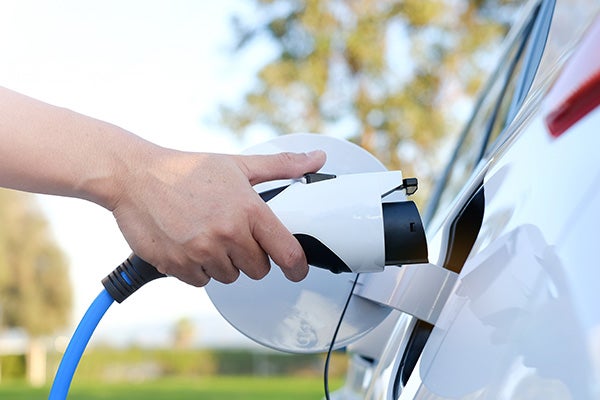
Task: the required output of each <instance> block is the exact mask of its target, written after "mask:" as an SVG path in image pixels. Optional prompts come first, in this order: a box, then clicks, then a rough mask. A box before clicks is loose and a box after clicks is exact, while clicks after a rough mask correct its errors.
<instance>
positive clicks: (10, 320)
mask: <svg viewBox="0 0 600 400" xmlns="http://www.w3.org/2000/svg"><path fill="white" fill-rule="evenodd" d="M71 304H72V291H71V284H70V281H69V273H68V268H67V263H66V260H65V257H64V255H63V253H62V251H61V250H60V249H59V248H58V246H57V245H56V244H55V243H54V241H53V240H52V237H51V235H50V232H49V230H48V224H47V222H46V220H45V219H44V217H43V215H42V214H41V212H40V211H39V210H38V209H37V207H36V204H35V202H34V200H33V197H32V196H31V195H28V194H25V193H21V192H17V191H11V190H4V189H2V190H0V328H21V329H23V330H24V331H25V332H27V334H28V336H29V339H30V340H29V351H28V363H27V364H28V366H27V368H28V374H29V377H30V380H32V381H33V383H43V382H42V381H43V380H44V378H45V376H44V374H45V354H41V353H40V352H42V353H43V352H44V349H43V346H41V343H40V341H39V340H38V339H39V338H40V337H42V336H43V335H48V334H52V333H54V332H56V331H57V330H58V329H61V328H64V327H65V326H66V325H67V323H68V322H69V316H70V312H71ZM36 360H37V361H36ZM42 364H43V365H42Z"/></svg>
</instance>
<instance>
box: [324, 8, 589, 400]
mask: <svg viewBox="0 0 600 400" xmlns="http://www.w3.org/2000/svg"><path fill="white" fill-rule="evenodd" d="M539 3H543V1H531V2H529V4H528V5H527V6H526V7H524V10H525V11H526V12H531V10H534V9H535V8H536V7H537V5H539ZM524 21H525V19H524V20H523V21H521V23H523V24H524V23H526V21H525V22H524ZM595 21H596V22H595ZM593 23H596V24H600V2H595V1H594V2H590V1H582V0H570V1H569V0H558V1H556V4H555V8H554V15H553V18H552V23H551V25H550V29H549V31H548V35H547V39H546V38H545V39H546V40H545V41H544V43H543V52H542V53H541V60H538V61H539V62H537V63H536V66H535V74H534V75H532V78H533V79H532V81H531V83H530V85H529V86H528V87H529V89H528V91H527V95H526V96H525V97H524V99H523V101H522V102H521V103H520V104H519V106H518V109H517V111H516V112H515V113H514V114H515V115H514V116H510V118H507V121H506V125H505V126H504V127H502V129H501V132H500V133H499V136H498V137H497V138H496V139H495V140H494V141H492V142H491V143H490V144H489V145H488V147H487V149H486V150H485V152H484V156H483V158H482V159H481V161H480V162H479V163H477V164H476V166H475V167H474V169H473V171H472V172H471V173H470V174H467V175H465V176H466V179H465V180H464V181H463V182H461V185H462V186H461V187H460V188H459V190H456V193H455V194H454V198H453V200H452V201H451V202H450V203H447V204H446V205H444V206H443V207H442V206H440V209H438V210H437V211H436V212H435V214H434V215H433V218H432V219H431V221H430V224H429V230H428V247H429V260H430V262H432V263H436V264H437V265H444V263H447V262H448V256H449V254H450V253H451V252H452V250H453V246H459V245H460V239H461V238H460V237H459V238H455V237H454V235H455V232H453V231H452V229H453V223H454V222H455V221H456V220H457V219H458V218H460V216H461V213H462V212H464V210H465V209H466V208H467V207H468V206H469V203H470V202H472V201H473V198H474V195H475V194H476V193H477V191H478V190H483V195H482V196H481V198H480V199H483V200H484V207H483V210H484V211H483V214H482V219H481V224H480V228H479V226H477V227H473V235H474V236H473V237H474V238H475V240H474V241H473V242H472V243H468V245H469V246H470V247H469V251H468V257H466V261H464V265H460V266H459V268H458V272H459V277H458V280H457V283H456V285H455V286H454V289H453V291H452V293H451V294H450V296H449V297H448V300H447V302H446V304H445V306H444V309H443V310H442V313H441V315H440V317H439V319H438V320H437V321H436V323H435V326H434V327H433V328H432V330H431V333H430V335H429V336H427V335H425V336H424V339H423V340H426V343H425V345H424V347H423V348H422V353H420V357H419V358H418V361H417V364H416V367H415V368H414V369H413V370H412V373H411V374H410V376H409V378H408V380H407V381H403V379H400V377H399V375H400V373H401V369H402V363H403V359H404V357H403V356H404V355H405V354H406V352H407V351H408V350H409V349H410V347H411V343H410V340H409V336H410V335H411V332H413V331H412V330H413V329H414V328H415V326H416V322H415V321H414V318H412V317H406V316H400V317H398V316H396V318H398V322H397V325H396V327H395V328H394V329H389V328H387V330H385V331H383V333H382V332H379V333H378V335H379V336H378V338H380V339H382V340H384V341H385V343H380V344H379V349H378V351H380V356H379V357H377V356H373V355H371V357H372V358H373V361H372V362H371V364H369V365H370V366H369V365H366V364H365V365H363V366H362V367H361V370H360V371H361V373H360V374H357V375H356V376H355V377H354V378H352V379H349V382H348V384H347V387H346V389H345V390H342V391H340V392H339V396H335V397H336V398H348V399H350V398H365V399H400V400H406V399H428V400H430V399H597V398H600V307H598V305H600V243H599V242H598V238H599V237H600V235H599V234H598V230H599V229H600V159H599V157H598V156H597V154H600V151H599V149H600V108H596V109H595V110H593V111H591V112H590V113H588V114H587V115H586V116H585V117H584V118H583V119H581V120H580V121H578V122H577V123H575V124H574V125H573V126H571V127H570V128H569V129H568V130H567V131H566V132H564V133H563V134H562V135H560V136H559V137H554V136H552V135H551V134H550V132H549V130H548V127H547V126H546V123H545V116H546V114H547V113H548V104H547V101H546V100H547V99H546V98H547V94H548V91H549V90H550V89H551V88H552V85H553V84H554V82H555V81H556V79H557V78H558V77H559V76H560V73H561V71H562V70H563V69H564V66H565V64H566V63H568V62H569V60H570V58H571V56H572V55H573V52H574V51H575V50H576V49H577V47H578V45H579V44H580V42H581V40H582V37H585V35H586V32H588V29H589V27H590V25H592V24H593ZM516 29H519V28H518V27H517V28H516ZM597 43H598V51H599V52H600V40H598V41H597ZM507 54H508V53H507ZM498 101H502V99H498ZM460 145H461V144H460V141H459V146H460ZM456 154H458V153H456ZM456 161H457V160H453V161H452V162H456ZM455 242H456V243H455ZM374 332H376V330H375V331H374ZM365 339H368V337H367V338H365ZM373 348H374V347H373V346H372V347H371V349H373ZM350 349H351V350H353V349H354V348H353V347H352V346H350ZM355 349H356V350H354V353H353V356H352V361H351V363H350V369H351V370H352V369H353V365H355V364H356V363H359V362H363V361H360V354H361V353H360V351H361V349H360V346H356V347H355ZM355 372H356V371H355ZM359 381H360V382H359ZM350 386H352V388H350ZM336 394H338V393H336Z"/></svg>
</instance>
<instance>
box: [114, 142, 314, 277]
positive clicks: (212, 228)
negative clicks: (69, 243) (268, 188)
mask: <svg viewBox="0 0 600 400" xmlns="http://www.w3.org/2000/svg"><path fill="white" fill-rule="evenodd" d="M146 161H147V162H145V163H143V164H142V165H145V168H136V170H135V171H133V173H131V174H129V175H131V177H130V178H129V179H127V180H126V181H125V182H126V183H125V184H124V185H123V188H122V190H121V191H120V195H119V196H118V198H117V199H116V201H115V203H114V208H113V214H114V216H115V218H116V220H117V223H118V225H119V227H120V229H121V231H122V232H123V235H124V236H125V239H126V240H127V242H128V244H129V246H130V247H131V249H132V250H133V251H134V252H135V253H136V254H137V255H138V256H139V257H141V258H142V259H144V260H145V261H147V262H149V263H150V264H152V265H154V266H155V267H156V268H157V269H158V270H159V271H160V272H162V273H164V274H167V275H172V276H175V277H177V278H179V279H180V280H182V281H184V282H187V283H189V284H191V285H194V286H204V285H206V284H207V283H208V282H209V281H210V279H211V278H214V279H216V280H217V281H219V282H223V283H231V282H233V281H235V280H236V279H237V278H238V276H239V274H240V271H242V272H244V273H245V274H246V275H247V276H248V277H250V278H252V279H261V278H263V277H264V276H265V275H266V274H267V273H268V272H269V268H270V263H269V260H268V257H267V255H269V256H270V257H271V258H272V259H273V261H274V262H275V263H276V264H277V265H278V266H279V267H280V268H281V269H282V271H283V273H284V274H285V276H286V277H287V278H288V279H290V280H292V281H299V280H302V279H303V278H304V277H305V276H306V274H307V273H308V265H307V261H306V257H305V255H304V252H303V250H302V248H301V247H300V244H299V243H298V241H297V240H296V239H295V238H294V237H293V236H292V235H291V233H290V232H289V231H288V230H287V228H286V227H285V226H284V225H283V224H282V223H281V222H280V221H279V220H278V219H277V217H276V216H275V214H273V212H272V211H271V209H270V208H269V207H268V206H267V204H266V203H265V202H264V201H263V200H262V199H261V198H260V196H258V194H257V193H256V192H255V191H254V189H252V185H255V184H257V183H260V182H264V181H269V180H274V179H286V178H298V177H300V176H302V175H303V174H304V173H307V172H315V171H317V170H319V169H320V168H321V167H322V166H323V164H324V162H325V153H324V152H322V151H317V152H312V153H308V154H303V153H301V154H297V153H280V154H275V155H257V156H233V155H222V154H209V153H187V152H179V151H174V150H168V149H164V148H157V149H156V150H155V152H153V154H152V155H151V157H146Z"/></svg>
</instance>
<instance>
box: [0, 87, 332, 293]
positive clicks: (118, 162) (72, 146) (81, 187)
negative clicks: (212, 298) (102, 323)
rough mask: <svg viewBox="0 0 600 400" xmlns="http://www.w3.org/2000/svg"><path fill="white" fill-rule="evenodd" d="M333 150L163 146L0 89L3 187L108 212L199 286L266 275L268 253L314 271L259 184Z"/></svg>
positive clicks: (301, 169)
mask: <svg viewBox="0 0 600 400" xmlns="http://www.w3.org/2000/svg"><path fill="white" fill-rule="evenodd" d="M324 162H325V153H323V152H322V151H314V152H311V153H280V154H275V155H260V156H242V155H224V154H213V153H192V152H183V151H177V150H172V149H167V148H164V147H160V146H158V145H156V144H153V143H151V142H148V141H146V140H144V139H142V138H140V137H138V136H136V135H134V134H132V133H130V132H127V131H125V130H124V129H121V128H119V127H117V126H114V125H111V124H109V123H106V122H103V121H99V120H96V119H94V118H90V117H87V116H84V115H81V114H78V113H76V112H73V111H71V110H67V109H64V108H60V107H56V106H53V105H50V104H46V103H43V102H41V101H38V100H35V99H32V98H30V97H27V96H24V95H22V94H19V93H16V92H13V91H11V90H9V89H6V88H2V87H0V186H2V187H6V188H11V189H17V190H23V191H29V192H34V193H45V194H53V195H60V196H68V197H76V198H81V199H86V200H89V201H92V202H94V203H97V204H98V205H100V206H102V207H104V208H106V209H107V210H110V211H111V212H112V213H113V215H114V217H115V218H116V221H117V223H118V225H119V228H120V229H121V232H122V233H123V236H124V237H125V239H126V240H127V243H128V244H129V246H130V247H131V249H132V250H133V251H134V252H135V253H136V254H137V255H138V256H140V257H141V258H143V259H144V260H146V261H147V262H149V263H151V264H152V265H154V266H155V267H156V268H157V269H158V270H159V271H160V272H162V273H165V274H168V275H172V276H175V277H177V278H179V279H180V280H182V281H184V282H187V283H189V284H191V285H194V286H203V285H206V284H207V283H208V282H209V281H210V279H211V278H212V279H216V280H218V281H220V282H223V283H231V282H233V281H235V280H236V279H237V278H238V276H239V274H240V271H241V272H243V273H244V274H246V275H247V276H249V277H250V278H252V279H261V278H263V277H264V276H265V275H266V274H267V273H268V271H269V268H270V264H269V260H268V256H270V257H271V258H272V259H273V261H274V262H275V263H276V264H277V265H278V266H279V267H280V268H281V269H282V271H283V273H284V274H285V276H286V277H287V278H288V279H290V280H292V281H300V280H302V279H303V278H304V277H305V276H306V274H307V273H308V266H307V262H306V257H305V255H304V252H303V251H302V248H301V247H300V244H299V243H298V241H297V240H296V239H295V238H294V237H293V236H292V235H291V234H290V232H289V231H288V230H287V229H286V228H285V226H283V225H282V224H281V222H280V221H279V220H278V219H277V217H276V216H275V215H274V214H273V213H272V211H271V210H270V208H269V207H268V206H267V205H266V204H265V203H264V202H263V201H262V200H261V199H260V197H259V196H258V195H257V194H256V192H255V191H254V190H253V189H252V185H254V184H257V183H260V182H263V181H269V180H273V179H286V178H298V177H300V176H302V175H303V174H304V173H307V172H314V171H317V170H319V169H320V168H321V167H322V166H323V164H324Z"/></svg>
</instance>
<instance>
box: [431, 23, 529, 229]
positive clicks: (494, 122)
mask: <svg viewBox="0 0 600 400" xmlns="http://www.w3.org/2000/svg"><path fill="white" fill-rule="evenodd" d="M535 15H537V12H534V13H533V14H532V17H531V18H530V19H529V21H528V22H527V23H526V24H524V25H523V28H522V29H521V30H520V31H519V32H518V35H516V36H515V38H514V40H513V41H512V43H511V44H510V45H509V47H508V48H507V50H506V51H505V53H504V56H503V57H502V59H501V61H500V63H499V64H498V67H497V68H496V70H495V71H494V72H493V73H492V74H491V75H490V78H489V80H488V84H487V85H486V87H485V88H484V90H483V92H482V95H481V97H480V100H479V101H478V102H477V103H476V105H475V107H474V110H473V113H472V116H471V119H470V120H469V122H468V123H467V125H466V127H465V129H464V130H463V133H462V134H461V136H460V138H459V140H458V143H457V145H456V147H455V150H454V153H453V155H452V158H451V160H450V162H449V164H448V166H447V167H446V169H445V171H444V173H443V174H442V176H441V177H440V179H439V180H438V183H437V185H436V187H435V189H434V191H433V192H432V195H431V197H430V199H429V204H428V207H427V209H426V211H425V213H424V217H423V220H424V222H425V224H428V225H429V223H430V222H431V221H432V220H433V219H434V217H435V216H436V214H437V213H438V212H439V211H442V210H445V209H446V208H447V207H448V205H449V204H450V203H451V202H452V201H453V200H454V199H455V197H456V195H457V194H458V193H459V191H460V190H461V189H462V188H463V186H464V184H465V182H466V181H467V180H468V179H469V177H470V176H471V174H472V173H473V170H474V169H475V167H476V166H477V163H478V162H479V161H480V160H481V159H482V158H483V156H484V154H485V152H486V150H488V149H489V148H490V147H491V145H492V144H493V143H494V141H495V140H496V139H497V138H498V136H499V135H500V134H501V133H502V131H503V130H504V128H505V127H506V126H507V125H508V123H510V121H511V120H512V118H514V112H513V111H511V110H514V107H515V102H514V97H515V95H516V94H517V92H521V91H522V86H523V84H524V83H523V78H522V72H523V70H524V64H525V61H526V54H528V52H527V49H528V48H530V47H531V46H529V39H530V34H531V32H532V27H533V26H534V23H535ZM538 61H539V60H538Z"/></svg>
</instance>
